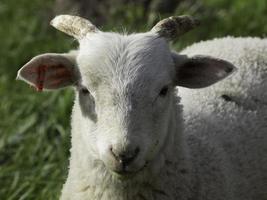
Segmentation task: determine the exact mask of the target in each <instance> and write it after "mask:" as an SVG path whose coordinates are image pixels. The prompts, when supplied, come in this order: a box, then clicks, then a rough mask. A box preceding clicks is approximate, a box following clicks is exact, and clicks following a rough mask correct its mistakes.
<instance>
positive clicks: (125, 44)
mask: <svg viewBox="0 0 267 200" xmlns="http://www.w3.org/2000/svg"><path fill="white" fill-rule="evenodd" d="M166 62H172V61H171V56H170V50H169V47H168V44H167V41H166V40H165V39H164V38H161V37H159V36H158V35H157V34H155V33H151V32H148V33H138V34H130V35H124V34H119V33H99V34H95V35H93V36H90V37H85V38H84V39H82V40H81V41H80V51H79V56H78V65H79V67H80V70H81V74H82V76H85V79H86V78H87V77H88V78H89V79H90V77H92V76H93V77H94V79H95V78H96V77H99V79H100V78H101V79H106V80H107V81H112V79H116V80H122V81H124V82H125V81H132V80H133V79H135V78H138V77H140V74H149V76H151V77H153V76H155V75H156V74H159V72H161V73H164V70H165V71H166V68H165V66H166ZM164 68H165V69H164ZM144 78H149V77H144Z"/></svg>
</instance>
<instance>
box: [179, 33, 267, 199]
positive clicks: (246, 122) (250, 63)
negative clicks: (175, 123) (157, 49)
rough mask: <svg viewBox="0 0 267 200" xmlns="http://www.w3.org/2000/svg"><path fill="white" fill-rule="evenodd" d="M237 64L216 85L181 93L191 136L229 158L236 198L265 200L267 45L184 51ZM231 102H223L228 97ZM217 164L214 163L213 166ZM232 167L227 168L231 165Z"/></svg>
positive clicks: (216, 43)
mask: <svg viewBox="0 0 267 200" xmlns="http://www.w3.org/2000/svg"><path fill="white" fill-rule="evenodd" d="M181 54H186V55H190V56H193V55H198V54H203V55H210V56H214V57H217V58H221V59H225V60H228V61H230V62H232V63H233V64H234V65H235V66H236V67H237V69H238V70H237V71H236V72H235V73H234V74H233V75H232V76H230V77H228V78H226V79H225V80H223V81H221V82H219V83H216V84H215V85H213V86H211V87H208V88H204V89H199V90H189V89H186V88H179V95H180V96H181V98H182V101H181V103H182V104H183V105H184V116H185V124H186V125H185V127H186V130H185V132H186V134H188V135H190V136H189V137H193V138H195V137H198V138H201V139H203V140H205V141H209V142H210V143H211V144H212V145H213V146H214V147H211V148H210V151H215V149H216V150H218V152H219V156H221V155H222V154H224V155H225V157H226V158H227V160H224V161H223V162H224V164H223V165H229V166H228V167H229V169H228V171H229V174H228V178H229V179H231V185H232V188H231V189H232V192H233V194H234V195H235V199H266V198H267V193H266V186H267V156H266V153H267V145H266V144H267V98H266V97H267V92H266V90H267V40H266V39H260V38H233V37H227V38H221V39H214V40H210V41H206V42H200V43H197V44H194V45H192V46H190V47H188V48H186V49H185V50H183V51H182V52H181ZM225 95H227V97H229V98H228V99H224V98H223V97H225ZM211 162H212V161H211ZM227 162H228V163H227Z"/></svg>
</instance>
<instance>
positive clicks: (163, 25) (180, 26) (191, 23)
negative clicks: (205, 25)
mask: <svg viewBox="0 0 267 200" xmlns="http://www.w3.org/2000/svg"><path fill="white" fill-rule="evenodd" d="M199 24H200V22H199V20H197V19H194V18H193V17H191V16H187V15H183V16H172V17H169V18H166V19H163V20H161V21H159V22H158V23H157V24H156V25H155V26H154V27H153V28H152V30H151V31H152V32H155V33H158V34H159V35H160V36H162V37H165V38H167V39H169V40H173V39H175V38H177V37H180V36H181V35H183V34H184V33H186V32H188V31H190V30H191V29H193V28H195V27H196V26H198V25H199Z"/></svg>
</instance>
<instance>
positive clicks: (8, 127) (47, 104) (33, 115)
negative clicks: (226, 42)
mask: <svg viewBox="0 0 267 200" xmlns="http://www.w3.org/2000/svg"><path fill="white" fill-rule="evenodd" d="M196 2H197V3H196ZM52 6H53V0H47V1H42V0H31V1H30V0H19V1H18V0H1V1H0V41H1V48H0V116H1V119H0V200H22V199H38V200H50V199H57V198H58V196H59V195H60V190H61V187H62V184H63V183H64V180H65V178H66V175H67V166H68V156H69V146H70V123H69V122H70V112H71V105H72V101H73V92H72V91H71V89H66V90H62V91H57V92H49V93H48V92H44V93H38V92H36V91H35V90H34V89H33V88H30V87H29V86H27V85H26V84H24V83H23V82H21V81H16V80H15V77H16V73H17V70H18V69H19V68H20V67H21V66H22V65H23V64H25V63H26V62H27V61H28V60H29V59H30V58H32V57H33V56H35V55H37V54H40V53H45V52H65V51H68V50H69V49H72V48H75V46H77V43H76V42H74V40H73V39H71V38H70V37H68V36H65V35H64V34H63V33H60V32H58V31H56V30H54V29H53V28H52V27H50V26H49V21H50V20H51V18H53V14H52V13H53V12H52ZM251 8H253V9H251ZM266 9H267V5H266V1H265V0H236V1H234V2H233V1H231V0H217V1H216V0H202V1H194V0H191V1H185V2H184V3H182V4H181V5H180V6H179V7H178V8H177V9H176V11H175V13H170V14H164V15H159V14H157V13H145V11H144V9H143V8H142V6H136V5H135V4H128V5H121V6H120V7H114V8H112V9H111V10H110V11H109V13H110V16H111V18H110V20H109V23H108V24H106V25H105V27H104V29H108V30H114V31H115V30H119V31H122V30H123V29H124V28H123V27H125V28H126V29H127V30H129V31H130V32H131V31H142V30H149V28H151V27H152V25H153V24H154V22H155V21H157V19H158V18H164V17H165V16H169V15H174V14H177V15H180V14H193V15H194V16H196V17H198V18H200V19H201V20H202V26H201V27H199V28H198V29H197V30H195V31H192V32H191V33H189V34H187V35H185V36H183V37H181V38H180V40H179V41H177V42H176V43H175V44H174V45H175V47H176V48H177V49H180V48H182V47H184V46H185V45H188V44H191V43H193V42H195V41H199V40H203V39H209V38H213V37H219V36H225V35H235V36H247V35H252V36H265V35H266V33H267V23H266V21H267V10H266ZM125 10H127V12H125ZM244 13H246V14H245V15H244ZM148 17H149V20H147V21H148V23H146V19H147V18H148ZM91 21H94V20H93V19H91ZM122 25H123V27H122Z"/></svg>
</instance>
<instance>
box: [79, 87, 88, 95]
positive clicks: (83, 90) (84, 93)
mask: <svg viewBox="0 0 267 200" xmlns="http://www.w3.org/2000/svg"><path fill="white" fill-rule="evenodd" d="M80 91H81V93H82V94H83V95H87V94H89V90H88V89H87V88H82V89H81V90H80Z"/></svg>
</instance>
